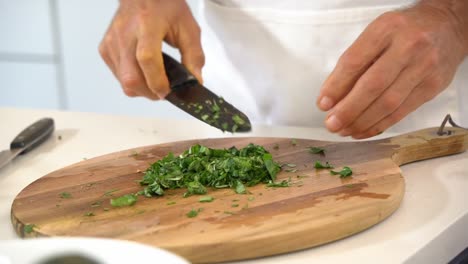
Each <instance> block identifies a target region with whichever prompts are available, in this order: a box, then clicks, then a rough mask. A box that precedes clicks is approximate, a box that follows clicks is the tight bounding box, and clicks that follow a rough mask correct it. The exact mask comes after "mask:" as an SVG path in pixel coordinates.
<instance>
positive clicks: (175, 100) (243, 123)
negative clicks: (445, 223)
mask: <svg viewBox="0 0 468 264" xmlns="http://www.w3.org/2000/svg"><path fill="white" fill-rule="evenodd" d="M163 59H164V68H165V70H166V75H167V77H168V79H169V83H170V86H171V92H170V93H169V95H168V96H167V97H166V100H168V101H169V102H171V103H172V104H173V105H175V106H177V107H178V108H180V109H182V110H183V111H185V112H187V113H188V114H190V115H192V116H193V117H195V118H197V119H199V120H201V121H203V122H205V123H207V124H209V125H211V126H214V127H216V128H218V129H221V130H222V131H229V132H232V133H234V132H248V131H250V130H251V129H252V126H251V124H250V120H249V118H248V117H247V116H246V115H245V114H244V113H242V112H241V111H240V110H238V109H237V108H235V107H234V106H232V105H231V104H230V103H228V102H226V101H225V100H224V99H223V98H222V97H219V96H217V95H216V94H214V93H213V92H211V91H210V90H208V89H207V88H205V87H204V86H203V85H201V84H200V83H199V82H198V80H197V78H195V76H193V75H192V74H191V73H190V72H189V71H188V70H187V69H186V68H185V66H184V65H182V64H181V63H179V62H178V61H176V60H175V59H174V58H172V57H171V56H169V55H167V54H165V53H163Z"/></svg>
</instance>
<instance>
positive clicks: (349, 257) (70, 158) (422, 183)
mask: <svg viewBox="0 0 468 264" xmlns="http://www.w3.org/2000/svg"><path fill="white" fill-rule="evenodd" d="M42 117H52V118H53V119H54V120H55V126H56V130H55V132H54V135H53V137H52V138H51V139H49V140H48V141H46V142H45V143H44V144H43V145H41V146H39V147H38V148H37V149H35V150H33V151H31V152H29V153H28V154H26V155H24V156H20V157H18V158H16V159H15V160H13V162H12V163H10V164H9V165H7V166H6V167H4V168H2V169H0V190H1V191H0V239H1V240H5V239H19V238H18V236H17V235H16V234H15V233H14V231H13V228H12V226H11V223H10V209H11V204H12V202H13V199H14V198H15V196H16V195H17V194H18V193H19V192H20V191H21V190H22V189H23V188H24V187H26V186H27V185H28V184H30V183H31V182H32V181H34V180H36V179H38V178H40V177H42V176H44V175H45V174H47V173H49V172H52V171H54V170H57V169H60V168H62V167H64V166H66V165H70V164H72V163H75V162H79V161H81V160H82V159H83V158H90V157H95V156H99V155H103V154H107V153H110V152H114V151H119V150H124V149H129V148H133V147H139V146H145V145H152V144H157V143H163V142H170V141H177V140H185V139H194V138H208V137H231V136H232V135H231V134H228V133H222V132H220V131H218V130H216V129H214V128H211V127H209V126H207V125H205V124H203V123H201V122H199V121H197V120H162V119H151V118H139V117H128V116H111V115H98V114H93V113H73V112H60V111H49V110H33V109H14V108H0V124H1V129H0V149H7V148H9V144H10V142H11V140H12V139H13V138H14V137H15V136H16V135H17V134H18V133H19V132H20V131H21V130H22V129H23V128H25V127H26V126H28V125H29V124H31V123H33V122H35V121H36V120H38V119H40V118H42ZM253 131H254V132H252V133H248V134H245V136H265V137H288V138H309V139H319V140H336V141H343V139H342V138H339V137H338V136H336V135H332V134H330V133H328V132H326V131H325V130H324V129H322V128H300V127H267V126H255V127H254V130H253ZM59 135H60V136H61V140H58V136H59ZM236 136H237V135H236ZM242 136H244V135H242ZM388 136H389V135H388V134H387V135H386V134H383V135H380V138H382V137H388ZM402 171H403V175H404V178H405V180H406V193H405V196H404V198H403V202H402V204H401V206H400V208H399V209H398V210H397V211H396V212H395V213H394V214H393V215H392V216H390V217H389V218H388V219H386V220H385V221H383V222H381V223H379V224H377V225H376V226H374V227H372V228H370V229H368V230H366V231H363V232H361V233H358V234H356V235H353V236H351V237H348V238H345V239H342V240H339V241H335V242H332V243H329V244H326V245H323V246H319V247H315V248H312V249H308V250H303V251H300V252H294V253H289V254H283V255H279V256H274V257H266V258H260V259H255V260H251V261H243V262H242V263H288V264H293V263H312V262H314V263H339V262H343V263H344V262H347V263H354V262H357V261H359V262H360V263H376V262H379V263H402V262H407V263H444V262H445V263H446V262H448V261H449V260H451V259H452V258H453V257H455V255H457V254H458V253H459V252H461V251H462V250H463V249H464V248H466V247H467V246H468V191H467V190H468V152H465V153H462V154H458V155H453V156H449V157H442V158H437V159H432V160H427V161H421V162H416V163H413V164H409V165H405V166H403V167H402ZM239 263H240V262H239Z"/></svg>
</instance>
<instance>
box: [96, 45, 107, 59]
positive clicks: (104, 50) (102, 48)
mask: <svg viewBox="0 0 468 264" xmlns="http://www.w3.org/2000/svg"><path fill="white" fill-rule="evenodd" d="M98 51H99V54H100V55H101V57H103V58H106V57H107V56H108V52H107V46H106V44H104V42H101V44H99V47H98Z"/></svg>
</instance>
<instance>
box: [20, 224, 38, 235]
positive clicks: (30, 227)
mask: <svg viewBox="0 0 468 264" xmlns="http://www.w3.org/2000/svg"><path fill="white" fill-rule="evenodd" d="M34 228H36V225H35V224H27V225H25V226H24V227H23V231H24V233H26V234H30V233H32V232H33V231H34Z"/></svg>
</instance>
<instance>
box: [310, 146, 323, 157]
mask: <svg viewBox="0 0 468 264" xmlns="http://www.w3.org/2000/svg"><path fill="white" fill-rule="evenodd" d="M309 152H310V153H312V154H322V155H324V154H325V149H323V148H319V147H309Z"/></svg>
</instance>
